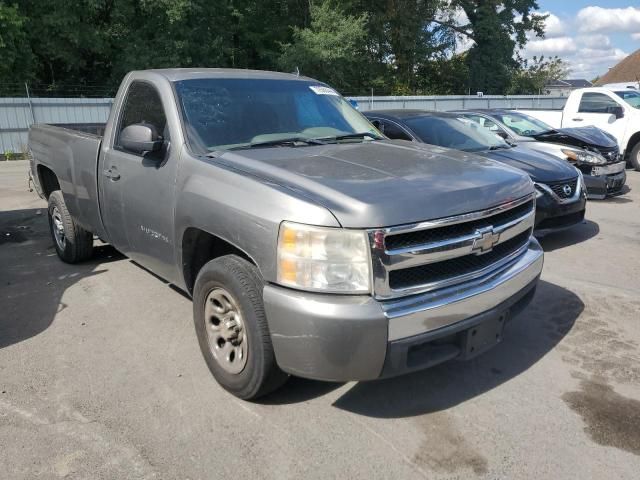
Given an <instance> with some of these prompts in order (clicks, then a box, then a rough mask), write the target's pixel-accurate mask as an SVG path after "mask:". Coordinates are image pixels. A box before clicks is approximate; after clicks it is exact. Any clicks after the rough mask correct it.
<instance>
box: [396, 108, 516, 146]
mask: <svg viewBox="0 0 640 480" xmlns="http://www.w3.org/2000/svg"><path fill="white" fill-rule="evenodd" d="M405 122H406V124H407V125H408V126H409V128H411V129H412V130H413V131H414V132H415V133H416V134H417V135H418V137H420V139H421V140H422V141H423V142H425V143H430V144H432V145H440V146H441V147H446V148H455V149H457V150H464V151H467V152H474V151H475V152H479V151H482V150H492V149H493V150H495V149H498V148H511V147H510V145H509V144H508V143H507V142H505V141H504V140H503V139H502V138H500V137H499V136H498V135H496V134H495V133H492V132H491V131H490V130H489V129H487V128H485V127H482V126H480V125H478V124H477V123H475V122H474V121H472V120H469V119H467V118H464V117H454V116H424V117H409V118H406V119H405Z"/></svg>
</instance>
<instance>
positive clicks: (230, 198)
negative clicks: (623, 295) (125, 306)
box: [29, 69, 543, 399]
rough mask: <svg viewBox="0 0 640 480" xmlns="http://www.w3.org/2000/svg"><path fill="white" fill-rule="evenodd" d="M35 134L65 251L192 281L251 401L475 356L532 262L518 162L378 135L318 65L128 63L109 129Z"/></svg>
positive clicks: (512, 309) (70, 257) (535, 247)
mask: <svg viewBox="0 0 640 480" xmlns="http://www.w3.org/2000/svg"><path fill="white" fill-rule="evenodd" d="M29 147H30V150H31V153H32V164H31V175H32V177H33V181H34V183H35V185H36V187H37V190H38V192H39V194H40V195H41V196H42V197H43V198H46V199H47V200H48V202H49V208H48V213H49V224H50V228H51V234H52V237H53V240H54V244H55V248H56V250H57V252H58V255H59V256H60V258H61V259H62V260H64V261H66V262H70V263H74V262H80V261H83V260H86V259H88V258H89V257H90V256H91V251H92V248H93V243H94V239H95V237H97V238H99V239H100V240H102V241H104V242H107V243H110V244H111V245H113V246H114V247H115V248H116V249H118V250H119V251H121V252H123V253H124V254H125V255H127V256H128V257H130V258H131V259H133V260H135V261H136V262H137V263H139V264H141V265H142V266H144V267H145V268H147V269H148V270H150V271H152V272H153V273H155V274H156V275H158V276H160V277H162V278H164V279H166V280H167V281H169V282H171V283H172V284H174V285H175V286H176V287H178V288H180V289H182V290H184V291H185V292H187V293H188V294H189V295H190V296H191V297H192V298H193V316H194V323H195V330H196V333H197V337H198V341H199V344H200V348H201V350H202V353H203V355H204V358H205V360H206V362H207V364H208V366H209V368H210V370H211V372H212V374H213V376H214V377H215V378H216V380H217V381H218V382H219V383H220V384H221V385H222V386H223V387H224V388H226V389H227V390H228V391H230V392H231V393H232V394H234V395H236V396H238V397H240V398H244V399H251V398H255V397H258V396H260V395H264V394H266V393H268V392H270V391H272V390H274V389H275V388H277V387H279V386H280V385H282V383H283V382H284V381H285V380H286V378H287V376H288V375H298V376H302V377H308V378H313V379H320V380H331V381H349V380H371V379H376V378H382V377H388V376H392V375H398V374H401V373H406V372H410V371H414V370H418V369H421V368H426V367H429V366H432V365H435V364H437V363H439V362H442V361H445V360H448V359H453V358H460V359H467V358H471V357H473V356H475V355H477V354H479V353H481V352H483V351H485V350H486V349H487V348H489V347H491V346H493V345H494V344H496V343H498V342H499V341H500V340H501V339H502V334H503V328H504V325H505V323H506V322H507V321H508V320H509V319H510V318H511V317H512V316H513V315H514V314H515V313H516V312H517V311H518V310H519V309H521V308H522V307H524V306H525V305H526V304H527V303H528V302H529V301H530V299H531V297H532V296H533V293H534V290H535V287H536V284H537V282H538V278H539V276H540V272H541V270H542V264H543V253H542V251H541V248H540V246H539V244H538V243H537V242H536V240H535V239H533V238H532V237H531V232H532V228H533V223H534V215H535V192H534V188H533V184H532V183H531V180H529V178H528V176H526V175H525V174H523V173H519V172H518V171H516V170H513V169H511V168H509V167H507V166H504V165H500V164H498V163H494V162H493V161H491V160H488V159H484V158H481V157H476V156H474V155H472V154H469V153H462V152H458V151H454V150H448V149H445V148H440V147H434V146H430V145H417V144H413V143H411V142H404V141H392V140H388V139H386V138H385V137H384V136H382V135H381V134H380V132H378V131H377V130H376V129H375V128H374V127H373V126H372V125H371V124H370V123H369V122H368V121H367V120H366V119H365V118H364V117H363V116H362V115H361V114H360V113H359V112H357V111H356V110H355V109H354V108H353V107H352V106H351V105H350V104H349V102H348V101H346V100H345V99H344V98H342V97H341V96H340V95H339V94H337V93H336V91H335V90H333V89H331V88H330V87H328V86H327V85H324V84H322V83H321V82H318V81H315V80H313V79H310V78H304V77H299V76H296V75H289V74H282V73H273V72H258V71H248V70H224V69H199V70H196V69H172V70H148V71H139V72H131V73H129V74H128V75H127V76H126V78H125V79H124V81H123V82H122V85H121V87H120V90H119V91H118V95H117V97H116V99H115V102H114V105H113V108H112V111H111V115H110V117H109V120H108V123H107V124H106V126H105V127H104V136H102V137H100V136H97V135H93V134H91V133H87V132H81V131H76V130H70V129H66V128H60V127H55V126H51V125H34V126H33V127H32V128H31V131H30V134H29ZM132 300H134V299H132Z"/></svg>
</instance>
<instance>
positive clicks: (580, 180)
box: [574, 167, 587, 193]
mask: <svg viewBox="0 0 640 480" xmlns="http://www.w3.org/2000/svg"><path fill="white" fill-rule="evenodd" d="M574 168H575V167H574ZM576 172H578V183H579V184H580V190H581V191H582V192H583V193H586V191H587V184H586V183H584V176H583V175H582V172H581V171H580V170H579V169H577V168H576Z"/></svg>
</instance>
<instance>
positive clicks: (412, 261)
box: [369, 194, 535, 299]
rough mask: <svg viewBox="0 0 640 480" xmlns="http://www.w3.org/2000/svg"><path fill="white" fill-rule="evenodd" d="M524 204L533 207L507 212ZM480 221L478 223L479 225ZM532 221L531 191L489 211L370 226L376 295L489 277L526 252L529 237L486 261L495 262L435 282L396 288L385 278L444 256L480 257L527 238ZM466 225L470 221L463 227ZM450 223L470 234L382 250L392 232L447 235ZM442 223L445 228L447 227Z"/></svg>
mask: <svg viewBox="0 0 640 480" xmlns="http://www.w3.org/2000/svg"><path fill="white" fill-rule="evenodd" d="M527 202H529V203H530V205H531V208H526V209H525V210H523V211H522V212H518V211H516V212H515V213H518V216H517V217H515V218H513V217H510V216H509V215H508V212H509V211H510V210H513V209H515V208H518V207H520V210H522V209H523V208H525V207H523V205H524V204H526V203H527ZM492 217H493V218H492ZM494 219H495V220H496V223H495V224H494V223H493V221H492V220H494ZM479 220H482V221H481V222H480V223H478V221H479ZM534 222H535V199H534V194H531V195H528V196H526V197H523V198H520V199H517V200H514V201H512V202H508V203H505V204H503V205H499V206H497V207H494V208H491V209H488V210H483V211H479V212H472V213H469V214H465V215H460V216H455V217H448V218H444V219H439V220H434V221H429V222H421V223H417V224H412V225H404V226H397V227H390V228H386V229H377V230H371V231H370V232H369V237H370V240H371V246H372V260H373V283H374V293H375V296H376V297H377V298H380V299H387V298H395V297H401V296H405V295H411V294H415V293H421V292H425V291H430V290H434V289H437V288H442V287H445V286H450V285H454V284H456V283H459V282H463V281H467V280H469V279H473V278H478V277H480V276H482V275H487V274H489V273H491V272H493V271H495V270H497V269H499V268H501V267H503V266H504V265H506V264H507V263H509V262H510V261H512V260H513V259H514V258H516V257H518V256H519V255H521V254H522V253H524V251H525V250H526V246H527V245H528V239H527V241H526V242H522V245H521V246H520V240H513V241H515V242H517V243H518V245H519V247H518V248H517V250H515V251H513V252H509V253H508V254H506V256H505V257H504V258H500V259H498V260H496V261H493V259H490V261H492V262H493V263H491V264H490V265H487V266H482V268H479V269H478V270H477V271H473V272H466V273H465V274H464V275H451V276H450V277H448V278H444V279H439V280H438V281H434V282H426V283H425V282H421V283H420V284H416V285H410V286H406V287H403V288H398V289H392V287H391V285H390V281H389V274H390V272H397V271H401V270H404V269H410V268H413V269H414V270H415V267H420V266H427V265H437V264H438V262H446V261H447V260H453V259H456V258H462V257H466V256H471V255H482V254H484V253H487V252H488V251H491V250H492V249H493V247H496V246H498V245H500V244H502V243H504V242H507V241H509V240H511V239H514V238H515V237H518V236H521V237H523V236H525V237H527V238H528V236H527V235H526V234H525V232H527V231H528V232H529V233H530V232H531V231H532V230H533V227H534ZM467 223H468V224H469V225H465V224H467ZM450 225H460V226H461V227H462V228H461V229H458V228H457V227H456V228H455V229H454V230H455V231H456V232H457V231H458V230H460V231H465V230H468V229H470V230H471V231H470V233H463V234H460V233H457V234H453V235H452V236H448V237H446V238H438V239H437V240H435V241H427V242H421V243H418V244H412V245H409V246H406V247H399V248H389V249H387V248H386V244H387V242H386V239H387V238H389V237H390V236H396V235H402V234H404V233H411V234H412V235H413V237H412V238H419V237H420V232H421V231H425V230H430V232H426V233H428V234H431V233H434V232H435V233H437V234H438V235H436V237H439V236H441V235H440V234H442V232H443V231H445V232H447V233H448V232H450V231H451V229H449V230H446V227H449V226H450ZM441 227H445V229H442V228H441ZM467 227H468V228H467ZM437 229H441V230H437ZM416 233H418V237H416V235H415V234H416ZM523 238H524V237H523ZM396 243H397V242H396ZM512 243H513V242H512ZM506 246H507V245H505V247H506ZM494 256H495V254H494ZM449 263H450V262H449ZM476 264H477V263H476ZM476 264H474V265H476Z"/></svg>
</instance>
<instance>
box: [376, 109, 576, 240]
mask: <svg viewBox="0 0 640 480" xmlns="http://www.w3.org/2000/svg"><path fill="white" fill-rule="evenodd" d="M364 114H365V116H366V117H367V118H369V120H370V121H371V122H372V123H373V125H374V126H375V127H376V128H378V129H379V130H380V131H381V132H382V133H384V134H385V135H386V136H387V137H389V138H391V139H395V140H408V141H414V142H424V143H429V144H432V145H439V146H441V147H446V148H453V149H456V150H462V151H465V152H470V153H474V154H476V155H482V156H485V157H488V158H490V159H492V160H496V161H499V162H502V163H505V164H507V165H510V166H512V167H515V168H518V169H520V170H523V171H525V172H526V173H528V174H529V176H530V177H531V179H532V180H533V182H534V183H535V185H536V188H537V190H538V196H537V204H536V205H537V206H536V233H537V234H544V233H547V232H549V231H553V230H559V229H563V228H567V227H570V226H573V225H575V224H577V223H580V222H582V220H583V219H584V213H585V204H586V188H585V187H584V180H583V179H582V175H581V173H580V172H579V171H578V170H577V169H576V168H575V167H573V166H572V165H570V164H569V163H567V162H564V161H562V160H559V159H556V158H554V157H553V156H551V155H547V154H545V153H541V152H536V151H534V150H531V149H528V148H525V147H519V146H513V145H510V144H508V143H507V142H505V141H504V140H503V139H502V138H500V137H499V136H497V135H495V134H493V133H491V132H490V131H489V130H487V129H485V128H484V127H481V126H479V125H478V124H476V123H475V122H472V121H471V120H468V119H466V118H464V117H462V116H461V115H458V114H451V113H442V112H428V111H423V110H373V111H368V112H364Z"/></svg>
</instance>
